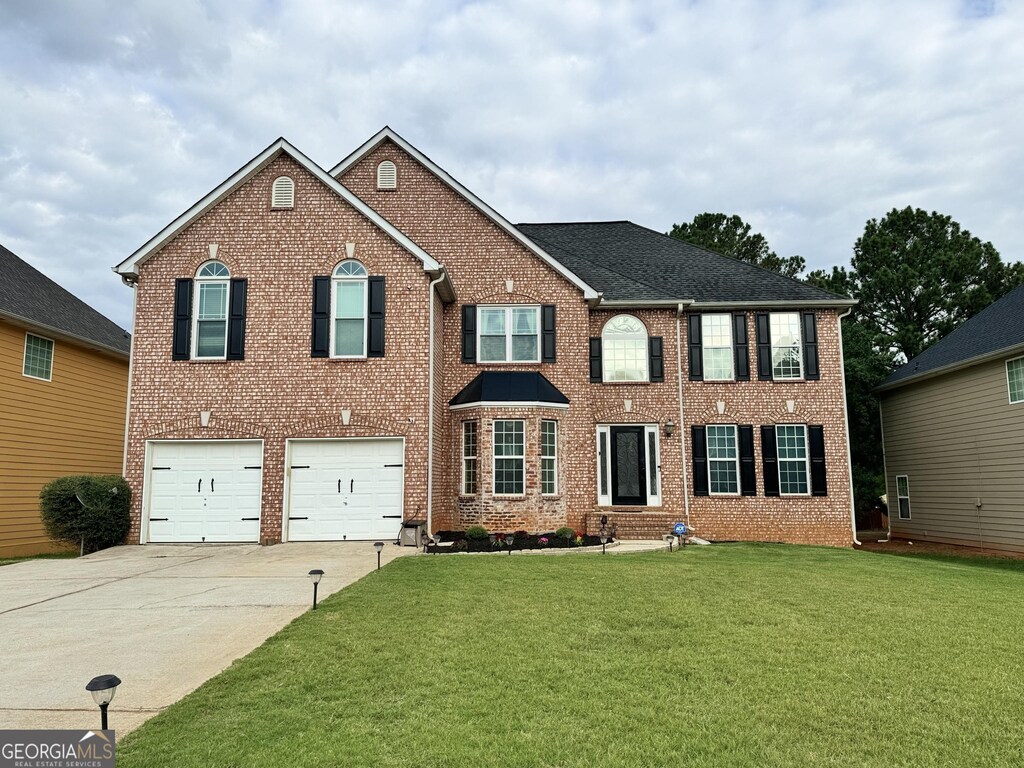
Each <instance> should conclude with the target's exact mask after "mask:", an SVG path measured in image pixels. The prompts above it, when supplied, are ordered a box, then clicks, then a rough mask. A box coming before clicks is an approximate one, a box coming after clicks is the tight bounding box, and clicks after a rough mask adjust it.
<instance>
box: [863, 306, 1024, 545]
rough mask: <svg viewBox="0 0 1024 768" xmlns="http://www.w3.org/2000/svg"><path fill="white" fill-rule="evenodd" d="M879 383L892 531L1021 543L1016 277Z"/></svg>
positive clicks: (1023, 359)
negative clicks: (996, 297) (1010, 288)
mask: <svg viewBox="0 0 1024 768" xmlns="http://www.w3.org/2000/svg"><path fill="white" fill-rule="evenodd" d="M880 390H881V391H880V394H881V408H882V431H883V444H884V449H885V474H886V491H887V493H888V499H889V520H890V531H891V534H892V536H893V537H894V538H903V539H911V540H913V539H917V540H922V541H936V542H943V543H949V544H960V545H966V546H971V547H980V548H983V549H990V550H997V551H1006V552H1024V286H1022V287H1020V288H1017V289H1015V290H1014V291H1012V292H1011V293H1009V294H1007V295H1006V296H1005V297H1003V298H1002V299H1000V300H999V301H997V302H996V303H994V304H993V305H991V306H990V307H988V308H987V309H985V310H984V311H983V312H981V313H979V314H978V315H976V316H975V317H974V318H972V319H971V320H970V321H968V322H967V323H964V324H963V325H962V326H960V327H959V328H957V329H956V330H955V331H953V333H951V334H949V335H948V336H946V337H945V338H944V339H942V340H941V341H939V342H937V343H936V344H934V345H933V346H931V347H929V348H928V349H927V350H925V351H924V352H923V353H922V354H920V355H918V356H917V357H916V358H914V359H913V360H911V361H910V362H909V363H907V365H905V366H903V367H902V368H900V369H899V370H897V371H896V372H895V373H893V375H892V376H891V377H890V378H889V379H888V380H887V381H886V382H885V383H884V384H883V385H882V387H881V388H880Z"/></svg>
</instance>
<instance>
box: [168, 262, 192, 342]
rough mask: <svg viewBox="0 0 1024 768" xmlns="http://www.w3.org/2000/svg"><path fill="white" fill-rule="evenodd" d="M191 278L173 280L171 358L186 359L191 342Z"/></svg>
mask: <svg viewBox="0 0 1024 768" xmlns="http://www.w3.org/2000/svg"><path fill="white" fill-rule="evenodd" d="M191 336H192V280H191V278H188V277H180V278H178V279H177V280H175V281H174V343H173V344H172V346H171V359H172V360H188V358H189V350H190V349H191V342H192V338H191Z"/></svg>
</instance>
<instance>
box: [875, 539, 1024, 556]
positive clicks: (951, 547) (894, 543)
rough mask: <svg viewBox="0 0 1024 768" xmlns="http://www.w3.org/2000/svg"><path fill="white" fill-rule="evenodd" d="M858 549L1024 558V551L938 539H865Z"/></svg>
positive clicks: (895, 553)
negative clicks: (960, 543)
mask: <svg viewBox="0 0 1024 768" xmlns="http://www.w3.org/2000/svg"><path fill="white" fill-rule="evenodd" d="M861 541H862V542H864V543H863V544H862V545H861V546H859V547H857V549H862V550H864V551H865V552H882V553H885V554H890V555H945V556H947V557H989V558H1004V559H1009V560H1024V553H1016V552H1002V551H998V550H993V549H981V548H979V547H961V546H958V545H956V544H941V543H939V542H937V541H908V540H906V539H892V540H891V541H870V540H869V541H865V540H864V539H863V538H862V539H861Z"/></svg>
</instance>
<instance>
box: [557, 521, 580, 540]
mask: <svg viewBox="0 0 1024 768" xmlns="http://www.w3.org/2000/svg"><path fill="white" fill-rule="evenodd" d="M555 536H557V537H558V538H560V539H565V540H566V541H576V531H575V530H573V529H572V528H570V527H569V526H567V525H566V526H563V527H561V528H559V529H558V530H557V531H555Z"/></svg>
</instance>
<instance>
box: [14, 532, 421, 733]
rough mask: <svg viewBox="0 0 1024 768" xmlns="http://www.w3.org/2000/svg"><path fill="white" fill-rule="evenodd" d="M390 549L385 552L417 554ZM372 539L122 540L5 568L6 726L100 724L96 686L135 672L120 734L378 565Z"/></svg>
mask: <svg viewBox="0 0 1024 768" xmlns="http://www.w3.org/2000/svg"><path fill="white" fill-rule="evenodd" d="M416 551H417V550H416V549H414V548H412V547H396V546H395V545H394V544H391V543H388V544H386V545H385V547H384V552H383V555H382V562H383V563H386V562H389V561H390V560H393V559H394V558H396V557H400V556H402V555H407V554H413V553H415V552H416ZM376 565H377V555H376V552H375V551H374V549H373V545H372V543H370V542H331V543H308V544H307V543H292V544H280V545H277V546H273V547H259V546H256V545H212V544H206V545H203V546H189V545H155V544H149V545H146V546H144V547H139V546H125V547H115V548H113V549H108V550H105V551H103V552H97V553H96V554H93V555H88V556H86V557H83V558H78V559H75V560H30V561H27V562H24V563H17V564H15V565H7V566H3V567H0V728H95V727H98V726H99V710H98V709H97V708H96V706H95V705H94V704H93V701H92V698H91V696H90V695H89V693H87V692H86V690H85V684H86V683H88V682H89V680H91V679H92V678H93V677H95V676H96V675H102V674H114V675H117V676H118V677H120V678H121V680H122V681H123V683H122V685H121V687H120V688H118V690H117V694H116V696H115V698H114V701H113V702H112V703H111V705H110V725H111V727H112V728H114V729H115V730H116V731H117V732H118V733H119V734H124V733H126V732H127V731H129V730H131V729H133V728H136V727H137V726H139V725H140V724H141V723H143V722H144V721H145V720H147V719H148V718H150V717H152V716H153V715H154V714H156V713H157V712H160V711H161V710H162V709H164V708H165V707H167V706H168V705H170V704H173V703H174V702H175V701H177V700H178V699H180V698H181V697H182V696H184V695H185V694H187V693H189V692H190V691H192V690H194V689H195V688H197V687H199V685H201V684H202V683H203V682H205V681H206V680H208V679H209V678H211V677H213V676H214V675H216V674H217V673H219V672H221V671H222V670H223V669H225V668H226V667H228V666H229V665H230V664H231V662H232V661H234V660H235V659H237V658H240V657H242V656H244V655H246V654H247V653H249V652H250V651H251V650H253V649H254V648H256V647H257V646H259V645H260V644H261V643H262V642H263V641H264V640H266V639H267V638H268V637H270V636H271V635H273V634H274V633H276V632H277V631H278V630H280V629H281V628H282V627H283V626H284V625H285V624H287V623H288V622H289V621H291V620H292V619H294V618H295V617H296V616H298V615H300V614H301V613H302V612H304V611H306V610H309V608H310V605H311V602H312V594H313V587H312V585H311V583H310V581H309V577H308V575H307V574H308V572H309V571H310V570H311V569H313V568H322V569H323V570H324V571H325V575H324V577H323V581H321V583H320V587H319V594H320V597H321V598H323V597H326V596H327V595H330V594H331V593H333V592H336V591H337V590H339V589H341V588H342V587H345V586H347V585H348V584H351V583H352V582H354V581H356V580H357V579H360V578H362V577H363V576H365V575H366V574H368V573H370V572H371V571H372V570H373V569H374V568H375V567H376Z"/></svg>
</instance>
